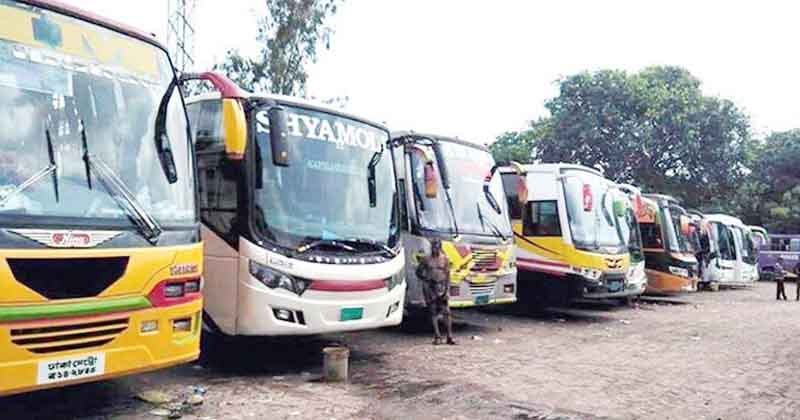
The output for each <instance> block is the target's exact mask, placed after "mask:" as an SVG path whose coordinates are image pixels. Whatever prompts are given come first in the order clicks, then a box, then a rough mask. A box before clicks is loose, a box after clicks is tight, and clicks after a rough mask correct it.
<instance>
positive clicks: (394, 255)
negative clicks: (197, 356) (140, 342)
mask: <svg viewBox="0 0 800 420" xmlns="http://www.w3.org/2000/svg"><path fill="white" fill-rule="evenodd" d="M186 78H187V79H188V78H199V79H202V80H206V81H209V82H211V83H212V84H213V85H214V87H215V88H216V89H217V92H215V93H210V94H205V95H202V96H198V97H194V98H192V99H190V100H189V101H188V103H189V104H188V110H189V119H190V120H191V122H192V129H193V130H194V133H193V134H194V141H195V149H196V154H197V163H198V184H199V191H200V200H199V201H200V216H201V220H202V222H203V227H202V233H203V239H204V241H205V244H206V247H205V261H206V274H205V287H204V295H205V297H206V305H205V308H204V324H203V325H204V328H205V329H206V331H207V332H210V333H212V335H211V336H210V338H212V337H224V336H232V335H239V336H279V335H309V334H320V333H329V332H339V331H352V330H363V329H371V328H378V327H384V326H390V325H397V324H399V323H400V322H401V321H402V316H403V311H402V308H403V298H404V296H405V288H406V285H405V282H404V279H403V265H404V255H403V248H402V244H401V241H400V229H399V226H398V220H399V219H398V204H399V203H398V198H397V193H396V184H395V174H394V165H393V163H392V153H391V151H390V150H389V143H388V142H389V131H388V130H387V129H386V128H384V127H383V126H382V125H380V124H377V123H374V122H371V121H368V120H366V119H364V118H361V117H357V116H353V115H349V114H346V113H343V112H341V111H337V110H334V109H332V108H329V107H326V106H323V105H319V104H315V103H311V102H308V101H305V100H301V99H298V98H292V97H285V96H278V95H254V94H247V93H245V92H242V91H241V90H240V89H239V88H238V87H237V86H236V85H234V84H233V83H232V82H231V81H230V80H228V79H227V78H225V77H224V76H221V75H219V74H215V73H203V74H200V75H189V76H186Z"/></svg>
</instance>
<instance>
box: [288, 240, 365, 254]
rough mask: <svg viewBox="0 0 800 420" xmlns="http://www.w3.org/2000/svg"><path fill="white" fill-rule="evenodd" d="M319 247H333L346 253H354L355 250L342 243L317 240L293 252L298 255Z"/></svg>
mask: <svg viewBox="0 0 800 420" xmlns="http://www.w3.org/2000/svg"><path fill="white" fill-rule="evenodd" d="M321 246H329V247H335V248H340V249H343V250H345V251H348V252H356V249H355V248H353V247H352V246H350V245H347V244H345V243H342V241H339V240H335V239H317V240H314V241H311V242H309V243H307V244H303V245H300V246H299V247H297V249H295V252H297V253H298V254H302V253H304V252H306V251H308V250H310V249H313V248H318V247H321Z"/></svg>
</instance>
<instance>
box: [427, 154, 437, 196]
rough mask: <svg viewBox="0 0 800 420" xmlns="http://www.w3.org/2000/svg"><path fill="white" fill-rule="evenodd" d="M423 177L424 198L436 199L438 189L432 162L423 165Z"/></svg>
mask: <svg viewBox="0 0 800 420" xmlns="http://www.w3.org/2000/svg"><path fill="white" fill-rule="evenodd" d="M424 177H425V197H427V198H436V197H437V196H438V193H439V188H438V185H437V183H436V169H435V168H434V167H433V162H428V163H426V164H425V170H424Z"/></svg>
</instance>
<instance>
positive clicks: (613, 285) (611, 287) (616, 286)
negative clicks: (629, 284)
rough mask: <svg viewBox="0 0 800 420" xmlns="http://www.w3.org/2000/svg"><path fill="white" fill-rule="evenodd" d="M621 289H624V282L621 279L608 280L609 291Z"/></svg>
mask: <svg viewBox="0 0 800 420" xmlns="http://www.w3.org/2000/svg"><path fill="white" fill-rule="evenodd" d="M620 290H622V282H621V281H611V282H608V291H609V292H619V291H620Z"/></svg>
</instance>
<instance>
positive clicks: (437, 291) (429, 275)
mask: <svg viewBox="0 0 800 420" xmlns="http://www.w3.org/2000/svg"><path fill="white" fill-rule="evenodd" d="M416 274H417V278H418V279H419V280H420V282H421V283H422V293H423V295H424V296H425V304H426V305H427V306H428V310H429V311H430V314H431V322H432V323H433V333H434V337H433V344H434V345H439V344H441V343H442V334H441V333H440V332H439V320H440V319H441V320H442V321H444V323H445V327H446V328H447V344H455V343H456V342H455V341H454V340H453V323H452V320H451V319H450V260H448V259H447V256H446V255H444V253H443V252H442V241H441V240H440V239H438V238H434V239H433V240H431V254H430V255H429V256H423V257H421V258H420V261H419V265H418V266H417V271H416Z"/></svg>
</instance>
